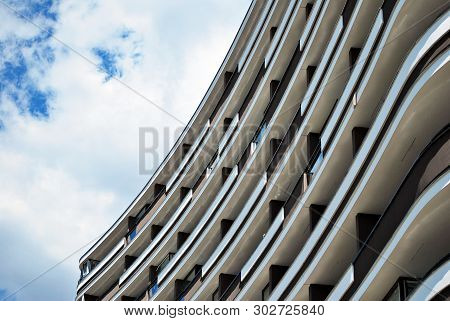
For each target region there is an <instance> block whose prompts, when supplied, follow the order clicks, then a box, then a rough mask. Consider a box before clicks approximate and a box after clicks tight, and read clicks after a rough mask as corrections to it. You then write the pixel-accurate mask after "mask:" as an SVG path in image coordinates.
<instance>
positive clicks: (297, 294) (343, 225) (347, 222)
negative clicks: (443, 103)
mask: <svg viewBox="0 0 450 321" xmlns="http://www.w3.org/2000/svg"><path fill="white" fill-rule="evenodd" d="M440 23H442V20H440ZM437 25H439V23H437ZM434 27H436V25H435V26H434ZM431 29H432V30H433V28H431ZM434 31H435V30H434ZM430 32H431V31H430ZM441 32H442V30H441ZM428 37H429V35H425V36H423V38H422V40H423V41H419V42H418V43H417V44H416V46H415V47H414V48H413V49H412V50H411V52H410V54H409V56H408V57H409V58H408V59H406V60H405V63H404V64H403V65H402V69H401V70H400V72H399V73H398V76H397V78H396V80H395V82H394V83H393V85H392V87H391V91H390V92H389V95H388V96H387V98H386V100H385V103H384V104H383V107H382V109H381V110H380V112H379V114H378V117H377V119H376V120H375V122H374V124H373V125H372V126H371V129H370V131H369V133H368V134H367V137H366V139H365V141H364V143H363V145H362V147H361V150H364V144H366V143H368V139H370V137H371V132H373V134H374V136H375V135H378V133H379V132H381V133H382V134H383V133H384V132H385V131H386V129H387V127H386V126H387V125H384V127H383V126H382V125H381V124H382V123H384V121H383V120H382V119H383V117H387V115H388V113H386V112H385V111H383V109H386V110H389V109H391V106H392V108H393V109H394V110H396V109H399V110H401V111H400V112H397V115H396V117H397V118H395V119H396V121H395V122H394V120H393V119H392V118H390V121H392V122H393V123H394V124H395V126H394V125H392V126H391V128H390V131H389V135H393V133H394V131H395V130H396V129H397V126H398V122H399V121H400V120H402V119H403V118H402V117H403V114H404V113H406V112H407V111H408V107H409V104H410V103H411V100H413V99H414V97H415V96H416V95H417V93H418V91H419V89H421V88H422V86H424V83H426V81H427V80H428V79H430V77H432V76H433V75H434V73H437V72H438V71H439V68H440V67H442V66H441V65H440V63H442V60H441V61H440V62H439V61H438V62H437V63H436V64H434V65H433V68H434V69H433V68H431V67H430V68H431V69H427V71H426V72H424V74H423V75H422V76H421V78H420V80H417V82H416V83H415V85H414V87H413V88H411V87H409V86H411V81H410V80H408V78H410V77H412V78H410V79H416V77H417V74H412V75H411V72H412V70H413V69H414V68H411V66H413V67H414V66H416V64H417V63H418V62H419V59H420V55H419V56H417V53H418V52H421V53H422V54H423V52H424V51H423V46H428V48H429V47H430V46H431V45H432V44H430V43H429V41H428V40H429V39H430V38H428ZM431 39H433V37H432V38H431ZM426 42H428V43H426ZM421 50H422V51H421ZM425 52H426V51H425ZM427 59H428V58H427ZM441 59H444V60H445V58H442V57H441ZM426 61H427V60H426V59H425V62H426ZM425 62H424V60H422V61H421V62H420V63H419V65H418V66H419V67H418V68H419V70H420V68H423V67H424V65H423V64H424V63H425ZM416 72H417V69H416ZM439 74H440V75H442V72H440V73H439ZM441 77H442V76H441ZM433 79H434V80H433V83H436V81H438V80H437V79H439V76H435V77H434V78H433ZM405 83H406V84H408V86H407V87H406V88H402V87H403V86H404V84H405ZM427 88H430V85H427ZM436 88H439V86H438V87H436ZM408 89H410V91H409V96H408V97H407V99H406V98H405V96H404V95H403V94H402V93H405V92H406V91H407V90H408ZM401 90H403V91H402V92H400V91H401ZM436 92H438V91H437V90H433V93H436ZM397 97H401V98H400V100H397ZM402 99H405V103H404V104H403V105H402V109H400V108H399V104H400V102H401V101H402ZM417 99H418V98H417ZM396 100H397V103H396V104H395V105H394V102H395V101H396ZM438 107H439V106H438V105H437V106H436V107H435V108H434V109H427V112H430V116H429V117H435V120H434V122H431V123H433V124H436V125H438V126H439V124H442V121H443V120H442V119H440V117H441V118H442V115H441V114H440V113H442V112H443V111H445V109H444V110H442V109H439V108H438ZM424 111H425V110H422V112H424ZM431 111H433V112H431ZM392 114H393V112H392V113H391V115H392ZM405 119H406V120H405V121H404V122H406V121H407V120H408V121H410V122H412V120H411V118H408V117H407V116H405ZM378 121H382V123H379V124H380V125H377V122H378ZM414 121H416V122H417V121H419V119H418V118H414ZM427 123H428V122H426V123H419V124H416V125H410V127H409V128H413V129H414V130H417V129H418V128H421V129H422V130H423V132H422V135H421V136H420V138H419V137H416V139H415V140H414V150H415V149H416V148H419V146H420V144H424V143H426V140H427V137H428V139H429V136H427V135H429V134H431V133H430V127H431V126H428V127H426V126H425V125H426V124H427ZM402 128H403V129H404V128H405V125H403V127H402ZM374 136H372V137H374ZM380 137H383V136H382V135H380ZM391 137H392V136H388V137H384V139H383V144H381V143H380V139H381V138H378V142H377V143H376V144H375V146H374V147H373V148H372V151H371V152H369V151H367V152H364V155H368V160H370V162H371V163H370V165H369V164H367V165H365V167H364V170H365V171H363V172H362V173H363V174H362V175H361V176H362V177H361V181H360V182H359V187H358V188H357V189H356V190H355V192H353V195H351V194H349V195H350V197H349V200H348V205H345V207H344V206H341V208H342V210H341V211H343V212H342V213H340V216H339V217H338V218H336V219H335V220H333V224H332V226H331V225H330V226H329V227H328V233H326V238H325V237H324V238H323V239H324V240H323V243H322V244H321V245H320V248H319V247H317V250H315V251H314V252H313V254H312V255H313V257H310V258H309V266H305V267H303V268H302V269H301V270H300V273H301V276H300V278H299V279H298V281H297V282H296V284H295V286H293V288H292V289H291V291H290V294H289V296H288V297H287V298H289V299H294V298H297V299H301V298H304V297H305V296H306V295H307V294H306V292H307V289H306V287H305V284H307V283H309V282H310V280H311V278H312V275H313V274H312V273H313V272H314V271H315V270H316V269H317V264H318V263H319V261H322V262H325V260H327V259H328V258H327V255H328V256H330V255H331V256H332V253H337V252H335V251H332V250H331V249H329V250H328V247H330V246H332V247H333V248H341V249H342V245H341V244H344V243H343V242H346V243H348V242H351V241H352V237H349V236H350V235H356V234H355V232H354V224H352V218H353V219H354V215H355V213H360V212H364V213H367V210H364V211H361V210H359V211H358V209H355V208H353V206H354V204H358V205H359V206H362V205H361V201H359V202H358V203H357V200H358V198H359V197H360V196H359V195H360V193H362V192H363V191H367V190H368V189H369V187H365V185H363V184H362V183H361V182H363V183H366V182H367V180H368V178H369V177H386V174H382V176H379V175H380V174H378V175H375V176H373V175H372V174H373V171H374V170H375V168H380V167H381V165H377V162H378V161H379V158H380V157H381V155H383V154H382V153H383V151H384V148H386V145H387V144H388V143H389V144H391V145H392V144H393V141H391ZM402 138H403V139H404V140H405V141H404V142H403V144H404V145H406V146H408V144H407V143H406V141H407V139H408V138H410V139H411V140H412V139H413V138H414V137H410V136H407V135H403V137H402ZM371 139H373V138H371ZM379 145H381V146H382V147H381V149H378V150H376V149H375V148H377V146H379ZM409 145H411V144H409ZM399 146H401V145H399ZM375 151H376V152H375ZM399 152H404V153H405V151H404V150H403V149H402V150H401V151H400V150H399V151H396V152H393V151H392V149H390V154H389V155H388V156H389V157H388V156H384V158H385V159H386V157H388V158H387V159H388V160H389V159H391V160H390V161H391V162H392V158H390V157H393V156H394V155H395V154H396V153H399ZM411 155H414V153H413V152H412V151H410V153H409V157H412V156H411ZM357 159H358V156H357V158H356V159H355V163H356V161H357ZM408 161H411V160H410V159H408ZM405 163H406V161H405V159H404V163H403V165H402V168H403V166H404V164H405ZM375 166H378V167H375ZM393 166H394V167H395V165H393ZM394 167H392V168H394ZM378 170H380V169H378ZM401 173H402V172H401V171H397V172H394V173H392V171H391V172H390V173H389V175H388V177H391V179H392V180H394V179H397V180H398V179H400V175H401ZM375 181H377V180H375ZM372 182H374V179H372ZM377 184H380V182H377ZM372 186H373V185H372ZM395 186H396V185H395V184H390V185H389V189H388V188H384V190H383V193H378V194H377V193H376V192H374V191H373V193H375V194H374V195H377V198H376V199H378V200H384V201H386V199H388V198H389V195H392V194H390V193H391V190H392V189H393V188H394V187H395ZM393 192H394V191H392V193H393ZM366 193H367V192H366ZM361 199H362V198H361ZM378 204H381V203H378ZM375 205H376V203H375V204H372V206H371V207H372V208H374V210H371V211H370V210H369V211H368V212H369V213H370V212H372V213H373V212H375V213H376V212H379V209H377V208H376V207H375ZM366 208H367V206H366ZM350 211H351V213H353V214H352V215H350V216H349V213H350ZM338 213H339V212H338ZM349 217H350V218H349ZM339 230H344V231H350V232H348V233H343V232H340V231H339ZM344 234H346V235H347V236H345V235H344ZM355 245H356V243H355ZM339 246H340V247H339ZM354 251H355V249H354V247H353V248H352V247H350V246H348V245H347V251H344V252H342V250H340V252H339V253H341V257H340V261H341V262H343V264H342V265H341V266H339V267H337V266H335V269H334V270H333V271H334V273H335V274H334V276H333V277H336V276H338V275H339V274H340V273H343V269H344V266H345V262H348V261H349V260H350V259H351V256H352V253H354ZM303 260H305V258H304V259H303ZM307 262H308V261H307ZM297 266H298V265H297ZM355 271H356V270H355ZM315 275H316V277H318V274H317V273H315ZM331 277H332V276H331V275H329V278H328V279H330V278H331ZM355 277H356V276H355ZM308 279H309V281H308ZM328 282H330V280H328ZM331 283H333V282H331ZM328 284H329V283H328Z"/></svg>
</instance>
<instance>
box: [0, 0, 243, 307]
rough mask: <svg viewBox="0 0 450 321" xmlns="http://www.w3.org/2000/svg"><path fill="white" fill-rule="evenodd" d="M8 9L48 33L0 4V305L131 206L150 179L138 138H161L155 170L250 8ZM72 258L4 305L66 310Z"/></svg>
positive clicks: (70, 5)
mask: <svg viewBox="0 0 450 321" xmlns="http://www.w3.org/2000/svg"><path fill="white" fill-rule="evenodd" d="M9 3H10V5H11V6H13V7H14V8H15V9H16V10H18V11H19V12H20V13H21V14H23V15H25V16H26V17H27V18H28V19H31V20H32V21H33V22H35V23H36V24H39V25H40V26H43V27H44V29H45V30H47V31H49V33H47V32H44V31H42V30H39V29H37V28H36V27H34V26H33V25H32V24H30V23H25V22H24V21H23V20H20V19H18V18H17V17H16V16H14V15H13V14H11V12H10V11H9V10H8V9H7V8H5V7H3V6H1V5H0V18H1V19H2V28H0V29H1V30H0V54H1V56H2V60H0V149H1V150H2V152H1V153H0V242H1V244H5V246H2V248H1V249H0V255H1V256H2V257H8V260H7V262H6V264H3V265H2V266H1V267H0V289H1V291H0V299H1V297H3V296H4V294H3V293H9V294H11V293H14V292H15V290H17V289H18V288H20V287H21V286H22V285H23V284H25V283H26V282H28V281H29V280H31V279H33V278H34V277H35V276H37V275H39V274H40V273H41V272H42V271H45V270H46V269H48V268H49V267H51V266H53V265H54V264H55V263H57V262H59V261H60V260H62V259H64V258H65V257H66V256H67V255H68V254H70V253H72V252H75V251H76V250H78V249H79V248H81V247H83V246H85V245H86V243H88V242H89V241H90V240H92V239H95V238H96V237H97V236H98V235H100V234H101V233H103V232H104V231H105V230H106V229H107V228H108V227H109V226H110V225H111V224H112V223H113V222H114V221H115V220H116V219H117V217H118V216H119V215H120V214H121V213H122V212H123V210H124V209H125V208H126V207H127V206H128V205H129V203H130V202H131V201H132V199H133V198H134V197H135V196H136V194H137V193H138V192H139V191H140V189H141V188H142V186H143V185H144V184H145V182H146V181H147V180H148V179H149V176H144V175H139V164H138V159H139V157H138V147H139V142H138V137H139V128H140V127H152V128H155V129H156V130H157V132H158V133H161V134H160V135H159V136H158V137H156V139H157V146H155V148H156V150H157V153H158V155H159V158H158V159H157V160H154V161H153V162H152V163H149V164H148V166H149V168H151V169H155V168H156V166H158V165H159V162H160V161H161V160H162V159H163V157H164V155H165V153H167V152H168V149H169V148H170V147H171V145H172V144H173V142H174V141H175V140H176V138H177V137H176V135H175V133H179V129H180V127H181V126H182V125H183V123H186V122H187V121H188V119H189V118H190V117H191V115H192V113H193V112H194V110H195V108H196V107H197V105H198V104H199V102H200V100H201V98H202V97H203V95H204V93H205V91H206V90H207V88H208V86H209V84H210V82H211V81H212V79H213V77H214V75H215V73H216V71H217V69H218V68H219V66H220V63H221V62H222V60H223V57H224V56H225V54H226V52H227V50H228V47H229V46H230V44H231V41H232V39H233V37H234V35H235V33H236V32H237V29H238V27H239V25H240V23H241V20H242V19H243V16H244V14H245V11H246V10H247V7H248V5H249V0H242V1H233V2H232V3H231V2H228V1H196V2H195V3H193V2H191V1H190V2H186V1H179V2H177V1H173V2H160V1H137V0H130V1H127V2H123V1H75V0H62V1H58V2H56V3H53V2H51V1H38V0H35V1H31V0H30V1H24V2H20V4H19V3H17V2H13V1H11V2H9ZM50 35H51V36H54V37H55V38H56V39H58V40H60V41H62V42H64V43H66V44H67V45H69V46H70V48H72V49H73V50H74V51H75V52H74V51H72V50H71V49H69V48H68V47H66V46H64V45H62V44H61V43H60V42H59V41H58V40H56V39H55V38H52V37H50ZM105 70H106V71H107V73H105ZM111 76H114V77H120V79H121V81H123V82H125V83H126V84H127V85H129V86H130V87H132V88H133V89H135V90H136V91H138V92H139V93H141V94H142V95H144V96H145V97H148V98H149V99H151V100H152V101H153V102H154V103H156V104H157V105H159V106H162V107H163V108H164V110H165V111H166V112H168V113H170V114H173V115H175V116H176V118H177V119H174V118H171V117H169V116H168V115H167V114H166V113H164V112H162V111H160V110H158V109H156V108H155V107H154V106H152V104H150V103H149V102H148V101H147V100H145V99H143V98H142V97H139V96H138V95H135V94H133V93H132V92H131V91H130V90H129V89H127V88H126V87H124V86H123V85H122V84H120V83H119V82H117V81H115V80H114V79H112V78H111ZM180 120H181V122H180ZM82 252H83V250H80V251H78V252H77V253H76V255H74V256H73V257H71V258H70V259H68V260H67V261H65V262H64V263H62V264H60V265H58V266H57V267H56V268H55V269H53V270H51V271H50V272H49V273H48V274H46V275H45V276H44V277H42V278H40V279H39V280H38V281H35V282H33V283H31V284H30V285H29V286H27V287H26V288H24V289H23V290H21V291H20V292H18V293H16V294H15V295H14V296H13V297H14V298H16V299H18V300H36V299H41V300H48V299H52V300H57V299H61V300H72V299H73V298H74V294H75V287H76V281H77V278H78V275H79V271H78V268H77V261H78V258H79V257H80V256H81V254H82Z"/></svg>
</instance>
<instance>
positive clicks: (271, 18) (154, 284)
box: [76, 0, 450, 300]
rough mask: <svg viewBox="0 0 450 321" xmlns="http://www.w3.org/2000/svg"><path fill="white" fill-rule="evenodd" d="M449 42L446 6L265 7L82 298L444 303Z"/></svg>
mask: <svg viewBox="0 0 450 321" xmlns="http://www.w3.org/2000/svg"><path fill="white" fill-rule="evenodd" d="M449 29H450V10H449V4H448V2H447V1H445V0H427V1H407V0H384V1H383V0H315V1H312V0H306V1H305V0H298V1H283V0H278V1H277V0H267V1H253V2H252V3H251V6H250V8H249V10H248V12H247V14H246V16H245V19H244V21H243V23H242V25H241V27H240V29H239V31H238V34H237V35H236V38H235V39H234V41H233V43H232V45H231V48H230V49H229V51H228V53H227V54H226V57H225V59H224V61H223V63H222V65H221V67H220V69H219V71H218V72H217V75H216V77H215V78H214V80H213V82H212V84H211V86H210V88H209V89H208V91H207V93H206V95H205V96H204V98H203V100H202V101H201V103H200V105H199V107H198V109H197V110H196V111H195V113H194V115H193V117H192V119H191V120H190V122H189V124H188V126H187V127H186V130H185V131H184V132H183V133H182V135H181V136H180V138H179V139H178V141H177V143H176V144H175V146H173V149H172V150H171V152H170V153H169V154H168V156H167V157H166V159H165V160H164V161H163V162H162V164H161V165H160V166H159V168H158V169H157V171H156V172H155V174H154V175H153V177H152V178H151V179H150V181H149V182H148V184H147V185H146V186H145V188H144V189H143V190H142V191H141V193H140V194H139V195H138V196H137V197H136V199H135V200H134V201H133V202H132V204H131V205H130V206H129V208H128V209H127V210H126V211H125V213H123V214H122V215H121V216H120V218H119V219H118V220H117V221H116V222H115V224H114V225H113V226H111V227H110V228H109V230H108V231H107V232H106V233H105V234H104V235H103V236H102V237H101V238H100V239H99V240H98V242H97V243H96V244H94V245H93V246H92V248H90V249H89V250H88V251H87V252H86V253H85V254H84V255H83V256H82V257H81V259H80V269H81V271H82V276H81V278H80V281H79V284H78V288H77V296H76V300H445V299H447V298H448V295H449V278H448V274H449V273H448V272H449V270H450V261H449V255H448V253H449V252H450V233H448V231H449V230H450V215H449V213H450V186H449V182H450V170H449V163H450V162H449V160H450V140H449V137H450V129H449V120H450V107H449V102H450V90H449V89H450V86H449V80H450V76H449V75H450V64H449V63H448V62H449V59H450V49H449ZM188 128H189V130H188ZM446 275H447V276H446Z"/></svg>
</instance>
